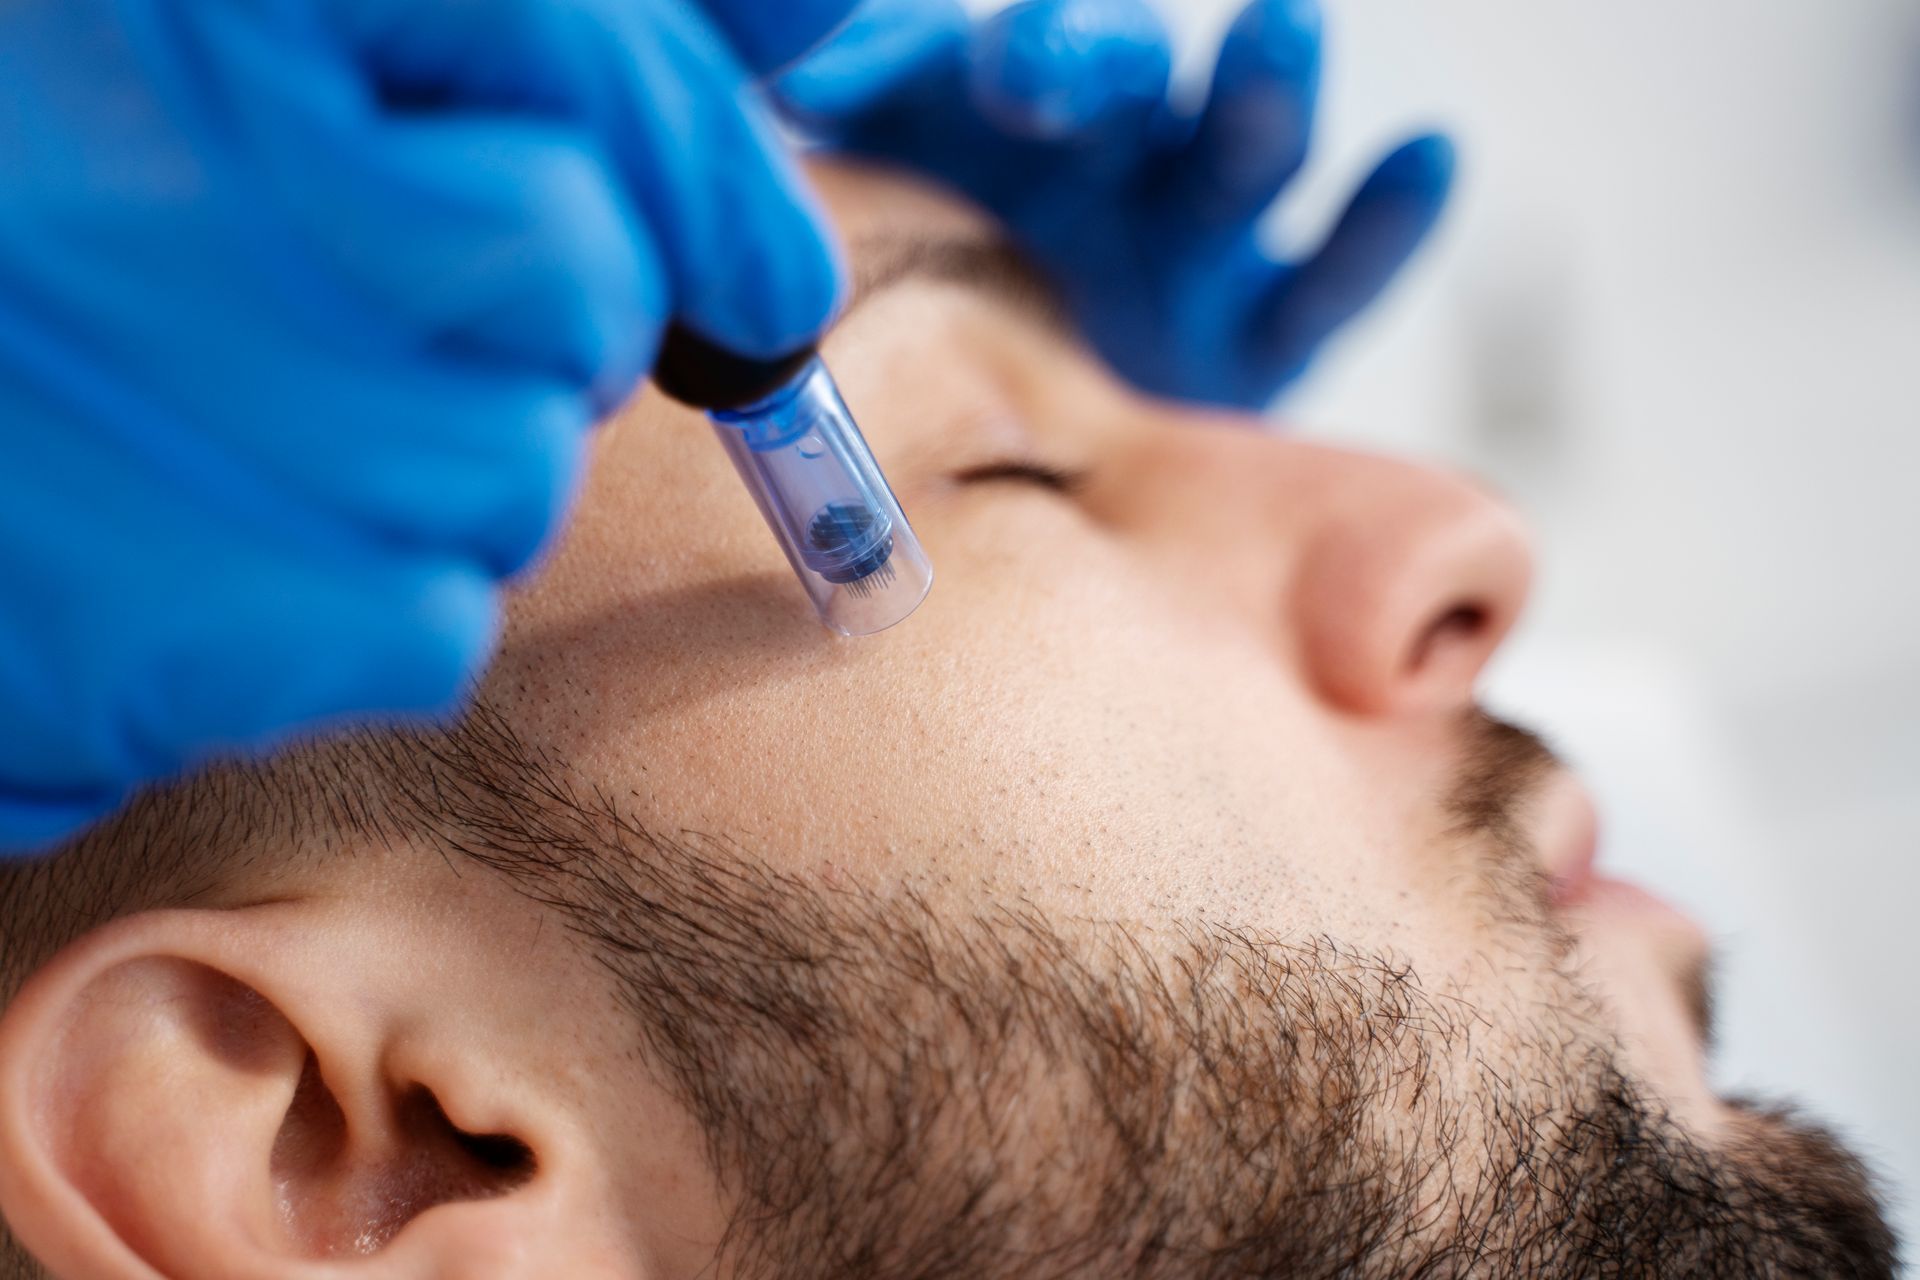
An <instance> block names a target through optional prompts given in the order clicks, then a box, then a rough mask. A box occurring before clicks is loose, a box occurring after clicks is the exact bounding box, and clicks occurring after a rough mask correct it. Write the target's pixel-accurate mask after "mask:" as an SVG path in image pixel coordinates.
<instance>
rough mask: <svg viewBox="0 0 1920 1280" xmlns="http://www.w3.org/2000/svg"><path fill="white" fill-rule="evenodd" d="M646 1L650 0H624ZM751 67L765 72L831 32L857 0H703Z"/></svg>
mask: <svg viewBox="0 0 1920 1280" xmlns="http://www.w3.org/2000/svg"><path fill="white" fill-rule="evenodd" d="M625 2H626V3H629V4H643V3H646V2H647V0H625ZM700 2H701V4H702V6H703V7H704V8H705V9H706V10H707V12H708V13H709V14H711V15H712V16H713V20H714V21H715V22H716V23H718V24H719V26H720V29H721V30H722V31H725V32H726V33H727V39H729V40H731V41H732V42H733V48H734V52H736V53H737V54H739V55H740V59H741V61H742V62H744V63H745V64H746V66H747V68H748V70H750V71H752V72H754V73H755V74H756V75H767V74H769V73H771V72H774V71H777V70H779V69H780V68H781V67H784V66H787V65H788V64H790V63H792V62H793V61H794V60H795V59H796V58H799V57H800V56H801V55H803V54H805V53H806V52H807V51H808V50H809V49H811V48H813V47H814V46H815V45H818V44H819V43H820V42H821V41H823V40H826V39H827V38H829V37H830V36H831V35H832V34H833V32H834V30H835V29H836V28H837V27H839V26H840V24H841V23H842V22H844V21H845V20H846V18H847V15H848V14H849V13H850V12H852V10H853V8H854V6H855V5H856V4H857V3H858V0H779V2H778V3H777V4H768V3H767V0H700Z"/></svg>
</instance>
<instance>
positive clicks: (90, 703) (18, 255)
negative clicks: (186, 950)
mask: <svg viewBox="0 0 1920 1280" xmlns="http://www.w3.org/2000/svg"><path fill="white" fill-rule="evenodd" d="M851 3H852V0H781V3H779V4H777V5H767V4H763V3H759V0H705V3H704V4H702V5H693V4H689V3H685V2H684V0H460V2H459V3H453V2H452V0H255V2H251V3H236V2H233V0H193V2H192V3H160V2H156V0H9V2H8V3H5V4H0V85H4V86H5V89H4V91H0V850H8V849H11V850H15V851H18V850H21V849H23V848H26V847H28V846H31V845H33V844H36V843H40V842H46V841H49V840H52V839H54V838H56V837H59V836H61V835H63V834H65V833H68V832H70V831H72V830H73V829H74V828H75V827H77V826H78V825H80V824H82V823H83V822H85V821H86V820H88V819H90V818H92V817H94V816H97V815H99V814H100V813H102V812H103V811H104V810H106V809H108V808H109V807H111V806H113V805H114V804H115V803H116V802H118V801H119V800H120V799H121V798H122V797H123V795H124V794H125V793H126V792H127V790H128V789H129V787H131V786H132V785H134V784H136V783H138V782H140V781H142V780H145V779H151V778H155V777H158V776H160V775H163V774H167V773H169V772H172V771H174V770H176V769H178V768H180V767H182V766H184V765H188V764H191V763H193V762H194V761H196V760H199V759H202V758H204V757H206V756H207V755H209V754H212V753H218V752H229V751H238V750H244V749H248V748H257V747H260V746H263V745H266V744H269V743H271V742H273V741H275V740H276V739H278V738H280V737H281V736H283V735H285V734H286V733H288V732H289V731H291V730H293V729H295V728H296V727H302V726H311V725H315V724H318V723H323V722H326V721H328V720H331V719H334V718H337V717H341V716H347V715H352V714H356V713H362V712H369V711H380V712H402V711H422V712H424V711H430V710H434V709H440V708H444V707H446V706H447V705H448V704H449V703H450V701H451V700H453V699H455V698H456V697H457V696H458V694H459V692H460V690H461V689H462V687H463V684H464V682H465V680H466V678H467V677H468V676H469V675H470V674H471V673H472V672H473V670H474V669H475V668H476V666H477V664H479V663H480V662H481V661H482V660H483V658H484V657H485V655H486V654H487V652H488V650H489V647H490V644H491V642H492V638H493V635H494V631H495V618H496V600H495V596H496V582H497V581H498V580H499V579H501V578H502V577H503V576H504V575H507V574H510V573H512V572H513V571H514V570H516V569H517V568H519V567H520V566H522V565H524V564H525V563H526V562H527V561H528V559H529V557H531V556H532V555H533V554H534V552H535V550H536V549H537V548H538V547H539V546H540V545H541V542H542V540H543V539H544V538H545V536H546V534H547V533H548V532H549V530H550V529H551V528H552V527H553V525H554V524H555V522H556V520H557V518H558V516H559V514H560V513H561V511H562V509H563V508H564V506H565V504H566V500H567V496H568V494H569V491H570V490H571V488H572V486H573V484H574V480H575V475H576V473H577V471H578V469H579V467H580V462H581V456H582V446H583V435H584V433H585V432H586V430H587V428H588V427H589V425H590V424H591V423H592V422H593V421H594V419H595V418H596V417H597V416H598V415H599V414H600V413H601V412H602V411H604V410H606V409H607V408H609V407H610V406H612V405H614V404H616V403H617V402H618V401H619V400H620V399H621V398H622V397H623V396H624V395H625V394H626V393H627V392H628V391H629V390H631V388H632V387H633V386H634V385H635V384H636V382H637V381H638V380H639V379H640V378H641V377H642V376H643V375H644V373H645V371H646V370H647V369H648V367H649V366H650V364H651V362H652V358H653V352H654V346H655V340H656V338H657V336H658V334H659V332H660V330H661V328H662V325H663V324H664V322H665V321H666V320H667V319H668V318H669V317H678V318H680V319H682V320H684V321H686V322H688V323H689V324H691V325H692V326H693V327H695V328H697V329H699V330H701V331H703V332H705V333H706V334H707V335H708V336H710V337H712V338H714V339H716V340H718V341H720V342H722V343H724V344H726V345H728V346H731V347H733V348H735V349H737V350H740V351H742V352H745V353H750V354H761V355H770V354H774V353H776V352H778V351H782V350H785V349H789V348H791V347H792V346H794V345H797V344H798V343H800V342H802V341H804V340H806V339H808V338H809V337H811V336H812V335H813V334H814V332H815V331H816V330H817V329H818V328H819V326H820V325H821V324H822V323H823V322H824V321H825V320H826V319H827V317H828V316H829V314H830V313H831V311H832V309H833V307H834V306H835V304H836V301H837V298H838V294H839V291H840V275H839V270H838V266H837V263H836V259H835V257H834V254H833V251H832V250H831V249H830V247H829V242H828V240H827V237H826V235H825V233H824V232H823V230H822V227H821V225H820V223H819V221H818V219H817V217H816V214H815V212H814V210H813V207H812V205H811V203H810V197H809V196H808V194H807V192H806V191H805V190H804V189H803V187H802V185H801V182H800V179H799V177H798V176H797V170H796V169H795V168H794V167H793V165H792V164H791V162H790V159H789V158H788V157H787V155H786V154H785V152H784V150H783V147H782V145H781V144H780V143H779V141H778V140H777V137H776V135H775V133H774V132H773V131H772V129H771V128H770V124H769V121H770V117H769V116H768V115H767V114H766V112H765V110H764V106H763V104H761V103H760V102H759V101H758V100H757V99H756V98H755V97H754V96H753V95H752V94H751V93H750V92H749V90H750V88H751V87H752V84H751V78H752V76H753V75H754V74H756V73H757V72H761V71H764V70H767V69H769V68H771V67H772V66H773V65H774V64H776V63H777V62H780V61H783V60H785V59H788V58H790V57H792V56H793V55H796V54H798V53H799V52H800V51H801V50H803V49H804V48H805V47H806V46H807V45H808V44H810V43H811V42H812V41H814V40H815V39H817V38H818V37H820V36H821V35H823V34H825V33H826V32H827V31H828V30H830V29H831V27H832V26H833V24H834V23H835V22H837V21H838V20H839V19H840V18H841V17H843V16H844V14H845V11H846V10H847V9H848V8H849V7H850V6H851Z"/></svg>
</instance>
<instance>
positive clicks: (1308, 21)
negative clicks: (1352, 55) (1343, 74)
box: [1221, 0, 1324, 69]
mask: <svg viewBox="0 0 1920 1280" xmlns="http://www.w3.org/2000/svg"><path fill="white" fill-rule="evenodd" d="M1323 25H1324V23H1323V22H1322V20H1321V13H1320V6H1319V4H1318V3H1317V2H1316V0H1253V3H1251V4H1249V5H1248V6H1247V7H1246V8H1244V9H1242V10H1241V11H1240V16H1239V17H1237V18H1235V19H1234V21H1233V25H1232V26H1231V27H1229V28H1228V29H1227V38H1226V43H1225V45H1224V46H1223V48H1222V51H1221V57H1222V62H1223V64H1224V65H1229V66H1230V65H1231V64H1233V63H1235V62H1237V61H1239V60H1240V59H1242V58H1249V57H1257V59H1258V61H1259V62H1260V63H1261V64H1262V65H1264V66H1266V67H1269V68H1275V67H1277V68H1281V69H1289V68H1293V67H1305V66H1310V65H1312V64H1315V63H1317V62H1318V61H1319V57H1320V39H1321V31H1322V27H1323Z"/></svg>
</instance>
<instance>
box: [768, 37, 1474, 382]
mask: <svg viewBox="0 0 1920 1280" xmlns="http://www.w3.org/2000/svg"><path fill="white" fill-rule="evenodd" d="M1170 64H1171V56H1170V53H1169V50H1168V38H1167V33H1166V31H1165V28H1164V27H1163V26H1162V24H1161V23H1160V21H1159V19H1158V18H1157V17H1156V16H1155V15H1154V13H1153V11H1152V9H1151V8H1150V7H1149V5H1148V4H1147V3H1146V0H1025V2H1024V3H1019V4H1016V5H1014V6H1013V7H1012V8H1010V9H1007V10H1004V11H1002V12H1000V13H998V14H996V15H994V16H993V17H991V18H988V19H986V20H984V21H983V22H981V23H979V24H975V23H973V22H972V21H971V20H969V19H968V18H967V17H966V15H965V14H964V13H963V12H962V10H961V9H960V7H959V5H958V4H957V3H956V0H866V3H865V4H863V6H862V7H861V8H860V9H859V10H857V11H856V12H855V14H854V17H853V18H852V19H851V21H849V23H848V24H847V25H846V26H845V27H843V28H842V29H841V31H840V32H839V34H838V35H836V36H835V37H834V38H833V39H832V40H830V41H828V42H827V43H826V44H825V45H823V46H822V47H821V48H820V49H818V50H816V51H815V52H814V53H813V54H812V55H810V56H809V57H808V58H806V59H805V60H803V61H802V62H801V63H800V64H799V65H798V66H797V67H795V68H793V69H792V70H790V71H788V72H787V73H786V74H785V75H784V76H782V77H781V78H780V79H779V80H778V81H777V82H776V84H775V89H776V93H777V95H778V97H779V98H780V100H781V102H782V104H783V106H784V107H785V108H786V109H787V111H788V113H789V114H790V115H791V116H793V117H794V118H795V119H796V120H797V121H798V122H799V123H801V124H802V125H803V126H805V127H806V128H807V129H808V130H809V131H810V132H812V133H813V134H814V135H815V136H816V137H817V138H818V139H819V140H820V141H822V142H823V143H825V144H826V145H828V146H831V147H835V148H837V149H842V150H846V151H850V152H852V153H855V154H863V155H870V156H875V157H879V158H882V159H886V160H891V161H898V162H902V163H905V164H907V165H910V166H912V167H914V168H916V169H919V170H920V171H922V172H924V173H926V174H928V175H929V176H931V177H934V178H936V179H939V180H942V181H944V182H946V183H949V184H950V185H952V186H953V187H955V188H957V189H958V190H959V191H960V192H962V193H963V194H965V195H967V196H969V197H971V198H972V199H974V200H976V201H978V202H979V203H980V204H982V205H984V206H985V207H986V208H988V209H990V210H991V211H992V212H993V213H995V214H996V215H998V216H999V218H1000V219H1001V220H1002V221H1004V222H1005V223H1006V224H1007V225H1008V226H1009V227H1010V228H1011V229H1012V231H1013V233H1014V235H1015V236H1016V238H1017V239H1018V240H1019V242H1020V243H1021V245H1022V246H1023V247H1024V248H1025V249H1026V250H1027V251H1028V252H1029V254H1031V255H1032V257H1033V258H1034V259H1035V260H1036V262H1037V263H1038V264H1039V265H1040V266H1041V267H1042V268H1043V269H1045V270H1046V271H1047V272H1048V273H1049V274H1050V275H1051V276H1052V277H1053V279H1054V281H1055V283H1056V284H1057V285H1058V286H1059V288H1060V290H1061V292H1062V293H1063V294H1064V296H1065V298H1066V301H1067V303H1068V305H1069V307H1070V308H1071V309H1072V311H1073V313H1074V315H1075V318H1076V319H1077V320H1078V322H1079V324H1080V327H1081V328H1082V330H1083V331H1084V332H1085V333H1086V335H1087V337H1088V338H1089V339H1090V340H1091V341H1092V343H1093V344H1094V346H1095V347H1097V348H1098V349H1099V351H1100V352H1101V353H1102V354H1103V355H1104V356H1105V357H1106V358H1107V359H1108V360H1109V361H1110V362H1111V363H1112V364H1113V365H1114V367H1115V368H1116V369H1117V370H1118V371H1119V372H1120V373H1122V374H1123V375H1125V376H1126V377H1128V378H1130V379H1131V380H1132V381H1134V382H1135V383H1136V384H1137V385H1139V386H1140V387H1142V388H1143V389H1145V390H1147V391H1150V392H1154V393H1157V394H1161V395H1168V396H1176V397H1180V398H1183V399H1190V400H1200V401H1207V402H1211V403H1217V404H1227V405H1237V406H1242V407H1249V408H1252V407H1259V406H1262V405H1265V404H1266V403H1267V402H1269V401H1270V400H1272V399H1273V397H1274V396H1275V395H1276V394H1277V393H1278V392H1279V391H1280V390H1281V389H1282V388H1284V387H1285V386H1286V385H1287V383H1289V382H1290V381H1292V380H1293V379H1294V378H1295V377H1297V376H1298V375H1299V374H1300V373H1301V371H1302V370H1304V369H1305V368H1306V366H1307V364H1308V363H1309V362H1310V361H1311V360H1312V358H1313V356H1314V353H1315V352H1316V351H1317V350H1318V349H1319V347H1320V345H1321V344H1322V343H1323V342H1324V341H1325V340H1326V338H1327V337H1328V336H1329V335H1330V334H1331V333H1333V332H1334V330H1336V329H1338V328H1339V327H1340V326H1341V325H1343V324H1344V323H1346V321H1347V320H1349V319H1350V318H1351V317H1352V316H1353V315H1354V313H1355V312H1357V311H1359V310H1360V309H1361V308H1363V307H1365V306H1366V305H1367V304H1368V303H1369V302H1371V301H1372V300H1373V299H1374V297H1375V296H1377V295H1378V294H1379V292H1380V290H1381V289H1382V288H1383V287H1384V286H1385V285H1386V283H1387V282H1388V281H1389V280H1390V279H1391V278H1392V277H1393V275H1394V274H1395V273H1396V272H1397V271H1398V270H1399V269H1400V267H1401V266H1402V265H1403V264H1404V263H1405V262H1406V260H1407V258H1408V256H1409V255H1410V254H1412V252H1413V250H1414V249H1415V248H1416V247H1417V246H1418V245H1419V243H1420V242H1421V240H1422V239H1423V238H1424V237H1425V236H1426V234H1427V232H1428V231H1429V230H1430V229H1431V228H1432V226H1433V224H1434V221H1435V220H1436V218H1437V217H1438V215H1439V212H1440V208H1441V205H1442V204H1443V203H1444V201H1445V198H1446V193H1447V188H1448V186H1449V184H1450V181H1451V176H1452V169H1453V153H1452V149H1451V147H1450V146H1449V144H1448V143H1447V142H1446V140H1445V139H1443V138H1439V137H1433V136H1425V137H1419V138H1416V139H1414V140H1412V141H1410V142H1408V143H1406V144H1404V145H1402V146H1401V147H1400V148H1399V149H1397V150H1395V151H1394V152H1393V153H1392V154H1390V155H1389V156H1387V157H1386V159H1384V160H1383V161H1381V162H1380V164H1379V166H1378V167H1377V168H1376V169H1375V170H1374V171H1373V174H1372V176H1371V177H1369V178H1368V179H1367V180H1366V181H1365V183H1363V184H1362V185H1361V187H1360V189H1359V191H1358V193H1357V194H1356V195H1355V196H1354V197H1353V199H1352V201H1351V202H1350V203H1349V205H1348V206H1347V208H1346V211H1345V212H1344V214H1343V215H1342V216H1341V218H1340V220H1339V221H1338V223H1337V224H1336V225H1335V227H1334V229H1333V231H1332V233H1331V234H1330V235H1329V236H1328V237H1327V239H1326V240H1325V242H1324V243H1323V244H1322V245H1321V247H1320V248H1319V250H1318V251H1317V252H1316V253H1314V254H1313V255H1311V256H1310V257H1308V258H1306V259H1304V260H1302V261H1299V262H1285V261H1279V260H1276V259H1275V258H1274V257H1273V256H1272V255H1271V254H1269V253H1268V252H1266V251H1265V250H1264V249H1263V247H1262V245H1261V244H1260V240H1259V237H1258V236H1257V234H1256V229H1257V223H1258V222H1259V220H1260V217H1261V215H1262V214H1263V213H1265V212H1266V210H1267V209H1268V207H1269V206H1270V205H1271V204H1272V203H1273V200H1274V197H1275V196H1276V195H1277V194H1278V193H1279V192H1280V191H1281V190H1282V189H1283V188H1284V187H1285V186H1286V184H1287V183H1288V182H1289V181H1290V180H1291V179H1292V178H1293V176H1294V174H1295V173H1296V172H1297V171H1298V169H1299V168H1300V165H1301V162H1302V160H1303V158H1304V157H1305V154H1306V148H1307V138H1308V133H1309V131H1310V127H1311V125H1312V121H1313V113H1314V103H1315V98H1316V96H1317V91H1318V88H1319V68H1320V14H1319V7H1318V5H1317V4H1316V3H1315V0H1253V3H1252V4H1250V5H1249V6H1248V7H1247V9H1246V10H1245V12H1243V13H1242V14H1241V15H1240V17H1239V20H1238V21H1237V22H1235V23H1234V26H1233V29H1232V31H1231V32H1230V33H1229V35H1228V36H1227V39H1226V42H1225V44H1224V46H1223V48H1222V50H1221V54H1220V59H1219V63H1218V65H1217V67H1216V69H1215V71H1214V76H1213V82H1212V86H1211V90H1210V93H1209V96H1208V99H1207V101H1206V103H1205V105H1204V107H1203V108H1201V109H1200V110H1199V111H1198V112H1197V113H1191V112H1190V113H1181V112H1178V111H1176V110H1174V109H1173V108H1171V107H1170V106H1169V103H1168V97H1167V81H1168V72H1169V67H1170Z"/></svg>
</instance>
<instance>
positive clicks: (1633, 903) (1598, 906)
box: [1558, 875, 1705, 938]
mask: <svg viewBox="0 0 1920 1280" xmlns="http://www.w3.org/2000/svg"><path fill="white" fill-rule="evenodd" d="M1558 905H1560V906H1562V907H1571V908H1574V909H1575V910H1587V911H1598V912H1606V913H1609V914H1618V915H1631V916H1638V917H1641V918H1642V919H1646V920H1655V919H1657V920H1660V921H1663V922H1665V923H1667V924H1670V925H1672V926H1675V927H1677V928H1680V929H1681V930H1683V931H1685V932H1686V933H1689V934H1696V935H1700V936H1701V937H1703V938H1704V936H1705V933H1704V930H1702V929H1701V927H1700V924H1699V922H1698V921H1696V920H1695V919H1694V918H1693V917H1692V916H1689V915H1688V914H1687V913H1686V912H1684V911H1682V910H1680V908H1678V907H1676V906H1674V905H1673V904H1672V903H1671V902H1668V901H1667V900H1666V899H1665V898H1662V897H1660V896H1658V895H1657V894H1654V893H1651V892H1649V891H1648V890H1646V889H1644V888H1642V887H1641V886H1640V885H1637V884H1634V883H1633V882H1632V881H1629V880H1616V879H1614V878H1613V877H1612V876H1601V875H1588V876H1586V877H1585V878H1584V879H1582V881H1581V882H1580V883H1579V884H1577V885H1575V886H1573V891H1572V892H1571V893H1569V894H1567V895H1566V896H1565V897H1562V898H1561V899H1560V900H1559V903H1558Z"/></svg>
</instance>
